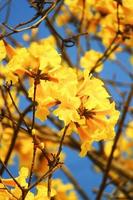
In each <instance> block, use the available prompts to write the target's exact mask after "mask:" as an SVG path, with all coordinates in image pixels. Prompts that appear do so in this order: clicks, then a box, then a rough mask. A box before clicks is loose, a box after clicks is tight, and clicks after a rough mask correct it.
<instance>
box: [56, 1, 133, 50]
mask: <svg viewBox="0 0 133 200" xmlns="http://www.w3.org/2000/svg"><path fill="white" fill-rule="evenodd" d="M118 4H119V6H118V7H119V8H118V10H117V5H118ZM117 12H118V15H119V16H118V15H117ZM132 13H133V1H132V0H122V1H117V0H116V1H115V0H108V1H106V0H86V1H83V0H73V1H71V0H65V1H64V4H63V5H62V7H61V12H60V15H59V16H58V17H57V24H58V25H59V26H63V25H65V24H67V23H71V22H73V20H74V19H75V20H77V23H79V25H80V26H81V27H80V28H81V30H82V31H83V32H88V34H92V33H93V34H95V36H96V37H98V38H99V37H100V39H101V40H102V43H103V44H104V45H105V46H106V47H107V46H108V45H110V43H111V42H112V41H113V39H114V37H115V36H116V33H117V31H118V26H119V31H121V33H122V35H123V36H122V37H121V36H120V35H119V36H120V37H119V36H118V38H117V40H116V41H115V42H114V44H115V43H116V44H118V43H122V44H123V43H124V44H125V43H126V45H129V46H130V47H131V46H132V44H133V37H132V33H133V15H132ZM118 18H119V19H118ZM118 21H119V22H118ZM118 23H119V25H118ZM123 38H128V40H126V41H125V39H124V40H123Z"/></svg>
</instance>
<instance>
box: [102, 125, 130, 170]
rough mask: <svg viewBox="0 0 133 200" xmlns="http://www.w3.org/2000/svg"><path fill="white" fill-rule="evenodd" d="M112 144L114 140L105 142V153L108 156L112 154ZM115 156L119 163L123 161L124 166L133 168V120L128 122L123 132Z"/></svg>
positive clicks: (128, 168)
mask: <svg viewBox="0 0 133 200" xmlns="http://www.w3.org/2000/svg"><path fill="white" fill-rule="evenodd" d="M112 145H113V141H108V142H106V143H105V153H106V155H107V156H109V154H110V150H111V148H112ZM114 156H115V158H116V159H117V160H119V163H122V166H123V168H125V169H127V170H133V160H132V157H133V121H131V122H129V123H128V125H127V128H126V130H125V133H123V134H121V137H120V140H119V142H118V144H117V148H116V149H115V153H114Z"/></svg>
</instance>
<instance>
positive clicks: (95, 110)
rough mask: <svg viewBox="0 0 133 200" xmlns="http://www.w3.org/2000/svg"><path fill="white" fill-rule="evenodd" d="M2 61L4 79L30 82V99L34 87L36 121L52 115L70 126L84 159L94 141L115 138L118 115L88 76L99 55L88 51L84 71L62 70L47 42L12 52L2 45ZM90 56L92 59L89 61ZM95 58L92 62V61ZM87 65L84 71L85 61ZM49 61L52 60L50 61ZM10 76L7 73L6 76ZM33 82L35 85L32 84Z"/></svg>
mask: <svg viewBox="0 0 133 200" xmlns="http://www.w3.org/2000/svg"><path fill="white" fill-rule="evenodd" d="M0 48H1V49H2V52H3V53H2V55H1V59H3V58H4V57H5V55H6V56H7V58H8V62H7V65H6V67H5V66H4V68H5V69H6V70H7V74H6V79H7V80H10V79H11V78H13V77H15V78H14V79H11V80H12V81H15V82H16V81H17V77H19V78H23V77H24V75H26V76H27V77H28V80H29V85H30V86H29V91H28V94H29V97H31V98H33V96H34V84H36V86H37V88H36V102H37V104H38V105H37V106H36V117H37V118H39V119H40V120H42V121H44V120H46V119H47V116H49V115H50V114H54V115H55V116H56V117H58V118H59V119H60V120H62V121H63V122H64V126H67V125H69V131H68V132H69V133H72V132H73V131H76V132H77V133H78V134H79V136H80V139H81V142H82V146H81V155H82V156H84V155H86V153H87V151H88V150H90V147H91V144H92V143H93V142H94V141H100V140H108V139H112V138H113V137H114V127H115V124H116V122H117V120H118V116H119V112H118V111H116V109H115V103H114V102H111V101H110V96H109V94H108V92H107V91H106V89H105V87H104V83H103V82H102V81H101V80H100V79H98V78H95V77H93V76H92V75H89V76H88V74H89V73H90V70H91V69H92V66H93V65H95V62H96V60H97V58H99V57H100V53H98V52H95V51H90V52H88V53H86V55H85V56H84V57H83V58H82V59H81V63H82V64H83V66H84V67H85V68H86V69H85V70H83V71H82V70H81V71H79V73H77V71H76V70H75V69H72V68H69V67H67V66H63V65H62V63H61V56H60V55H59V54H58V52H57V51H56V49H55V48H54V47H53V46H52V45H50V44H48V42H47V39H45V40H43V41H39V42H33V43H32V44H31V45H30V47H29V48H24V47H22V48H19V49H13V48H12V47H11V46H10V45H9V44H7V43H6V42H5V41H4V43H3V42H2V43H1V47H0ZM89 55H91V58H89ZM92 55H94V58H92ZM86 57H87V58H88V60H89V62H90V67H88V68H87V64H86V59H87V58H86ZM51 58H52V59H51ZM8 72H9V73H8ZM35 81H36V82H35Z"/></svg>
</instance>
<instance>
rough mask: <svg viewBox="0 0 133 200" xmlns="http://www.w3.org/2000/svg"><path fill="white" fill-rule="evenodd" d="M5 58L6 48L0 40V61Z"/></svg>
mask: <svg viewBox="0 0 133 200" xmlns="http://www.w3.org/2000/svg"><path fill="white" fill-rule="evenodd" d="M5 57H6V48H5V45H4V42H3V40H0V61H1V60H3V59H4V58H5Z"/></svg>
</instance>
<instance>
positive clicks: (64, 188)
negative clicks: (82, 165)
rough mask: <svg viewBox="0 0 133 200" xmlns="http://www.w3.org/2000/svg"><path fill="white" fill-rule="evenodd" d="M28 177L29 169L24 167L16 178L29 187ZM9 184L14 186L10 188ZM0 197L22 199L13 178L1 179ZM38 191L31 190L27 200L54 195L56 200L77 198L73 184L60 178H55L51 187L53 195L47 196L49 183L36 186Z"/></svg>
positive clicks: (36, 199)
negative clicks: (65, 182)
mask: <svg viewBox="0 0 133 200" xmlns="http://www.w3.org/2000/svg"><path fill="white" fill-rule="evenodd" d="M27 178H28V169H27V168H25V167H22V168H21V170H20V172H19V176H18V177H16V178H15V180H16V181H17V182H18V183H19V184H20V186H21V187H23V188H25V189H26V188H27V187H28V183H27V181H26V179H27ZM7 186H10V187H12V189H9V188H8V187H7ZM0 188H1V189H0V199H1V200H16V199H21V197H22V191H21V189H20V188H19V187H18V185H17V184H16V183H15V182H14V180H13V179H1V183H0ZM36 190H37V193H36V194H34V193H32V192H31V191H29V192H28V193H27V195H26V198H25V200H44V199H45V200H50V199H51V197H53V198H54V199H56V200H60V199H64V200H77V196H76V193H75V192H74V188H73V186H72V185H71V184H64V183H63V182H62V181H61V180H60V179H53V181H52V188H51V197H50V198H49V197H48V196H47V191H48V188H47V185H46V183H45V182H42V183H40V184H38V185H37V186H36Z"/></svg>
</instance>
